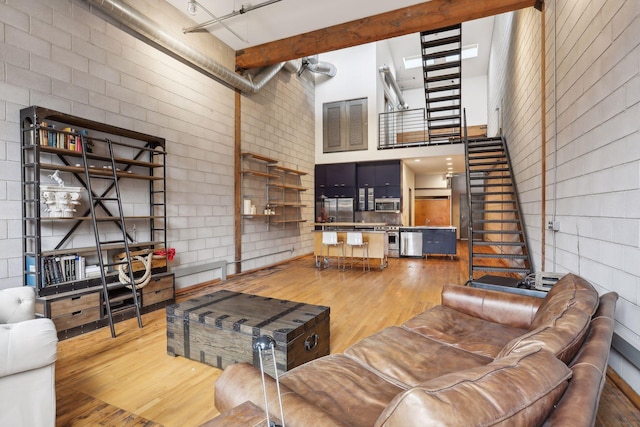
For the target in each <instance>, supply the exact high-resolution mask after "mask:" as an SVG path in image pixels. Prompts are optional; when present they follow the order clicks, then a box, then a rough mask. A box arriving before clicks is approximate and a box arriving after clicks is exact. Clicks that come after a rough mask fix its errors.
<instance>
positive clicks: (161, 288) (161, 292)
mask: <svg viewBox="0 0 640 427" xmlns="http://www.w3.org/2000/svg"><path fill="white" fill-rule="evenodd" d="M173 282H174V276H173V274H157V275H155V276H153V277H152V278H151V281H150V282H149V283H148V284H147V285H146V286H145V287H143V288H142V305H143V307H148V306H150V305H153V304H157V303H159V302H163V301H173V298H174V285H173Z"/></svg>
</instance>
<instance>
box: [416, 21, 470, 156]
mask: <svg viewBox="0 0 640 427" xmlns="http://www.w3.org/2000/svg"><path fill="white" fill-rule="evenodd" d="M420 42H421V44H422V68H423V75H424V92H425V97H426V107H427V110H426V115H427V117H426V120H427V130H428V134H429V143H431V144H441V143H449V142H452V141H458V142H459V141H460V140H461V98H462V94H461V93H462V91H461V88H462V80H461V79H462V27H461V24H458V25H454V26H451V27H446V28H440V29H437V30H432V31H424V32H422V33H420Z"/></svg>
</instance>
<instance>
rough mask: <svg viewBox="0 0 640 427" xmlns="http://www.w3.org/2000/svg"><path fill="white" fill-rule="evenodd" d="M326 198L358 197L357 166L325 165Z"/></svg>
mask: <svg viewBox="0 0 640 427" xmlns="http://www.w3.org/2000/svg"><path fill="white" fill-rule="evenodd" d="M324 173H325V184H324V185H325V187H324V190H325V193H324V194H325V196H327V197H353V198H355V197H356V164H355V163H334V164H328V165H324Z"/></svg>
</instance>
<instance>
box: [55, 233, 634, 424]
mask: <svg viewBox="0 0 640 427" xmlns="http://www.w3.org/2000/svg"><path fill="white" fill-rule="evenodd" d="M458 253H459V254H460V256H459V257H458V258H457V259H455V260H451V259H450V258H449V257H429V259H428V260H417V259H409V258H402V259H390V262H389V267H388V268H387V269H385V270H382V271H380V270H379V269H377V268H374V266H373V265H372V271H371V272H366V273H364V272H362V270H361V269H358V268H356V266H354V270H349V269H347V271H345V272H342V271H337V270H336V268H335V264H333V265H331V266H330V268H328V269H326V270H318V269H316V268H315V264H314V261H313V257H311V256H307V257H303V258H300V259H296V260H293V261H290V262H287V263H285V264H282V265H278V266H275V267H271V268H267V269H264V270H260V271H256V272H252V273H248V274H244V275H240V276H236V277H233V278H230V279H228V280H227V281H226V282H224V283H214V284H212V285H209V286H201V287H194V288H191V289H189V290H187V291H185V292H182V293H181V294H179V296H178V300H179V301H181V300H185V299H188V298H192V297H193V296H196V295H201V294H206V293H210V292H212V291H213V290H218V289H230V290H233V291H238V292H247V293H253V294H258V295H264V296H271V297H274V298H281V299H288V300H294V301H301V302H306V303H310V304H318V305H328V306H330V307H331V352H332V353H339V352H342V351H343V350H344V349H345V348H347V347H348V346H349V345H351V344H353V343H354V342H356V341H358V340H360V339H362V338H364V337H366V336H368V335H370V334H372V333H374V332H376V331H378V330H380V329H382V328H384V327H387V326H390V325H396V324H400V323H402V322H404V321H405V320H407V319H409V318H410V317H412V316H414V315H416V314H417V313H419V312H421V311H423V310H425V309H426V308H429V307H432V306H433V305H436V304H438V303H439V302H440V291H441V289H442V286H443V285H444V284H445V283H453V284H463V283H464V282H465V281H466V279H467V270H466V269H467V263H466V260H465V254H466V246H464V245H461V247H459V248H458ZM376 267H377V266H376ZM143 321H144V328H142V329H139V328H138V327H137V323H136V320H135V319H131V320H127V321H125V322H121V323H117V324H116V332H117V334H118V335H117V337H116V338H111V335H110V333H109V328H102V329H100V330H97V331H93V332H90V333H87V334H85V335H81V336H78V337H75V338H71V339H68V340H65V341H61V342H60V343H59V346H58V361H57V363H56V393H57V399H58V417H57V423H56V424H57V426H59V427H62V426H94V425H103V426H165V427H173V426H176V427H177V426H180V427H188V426H198V425H200V424H202V423H203V422H205V421H207V420H209V419H210V418H213V417H214V416H216V415H217V414H218V411H217V409H216V408H215V406H214V405H213V391H214V388H213V383H214V381H215V380H216V378H217V377H218V375H219V374H220V372H221V371H220V370H219V369H216V368H213V367H210V366H208V365H204V364H201V363H199V362H195V361H191V360H189V359H186V358H183V357H172V356H169V355H167V351H166V319H165V311H164V310H160V311H156V312H153V313H149V314H146V315H144V316H143ZM597 425H599V426H619V425H640V411H639V410H638V409H637V408H636V407H635V406H634V405H633V404H632V403H631V402H630V401H629V400H628V399H627V398H626V397H625V396H624V395H623V394H622V393H621V391H620V389H619V388H618V387H616V386H615V385H614V384H613V383H612V382H611V381H610V380H608V381H607V383H606V385H605V388H604V392H603V394H602V399H601V404H600V407H599V412H598V421H597Z"/></svg>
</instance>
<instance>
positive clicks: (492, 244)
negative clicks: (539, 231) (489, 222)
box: [473, 242, 524, 246]
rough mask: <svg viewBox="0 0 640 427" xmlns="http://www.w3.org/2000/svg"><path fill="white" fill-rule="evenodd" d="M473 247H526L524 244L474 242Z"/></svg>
mask: <svg viewBox="0 0 640 427" xmlns="http://www.w3.org/2000/svg"><path fill="white" fill-rule="evenodd" d="M473 246H524V242H473Z"/></svg>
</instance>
